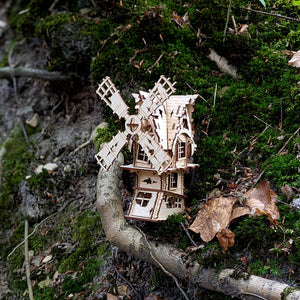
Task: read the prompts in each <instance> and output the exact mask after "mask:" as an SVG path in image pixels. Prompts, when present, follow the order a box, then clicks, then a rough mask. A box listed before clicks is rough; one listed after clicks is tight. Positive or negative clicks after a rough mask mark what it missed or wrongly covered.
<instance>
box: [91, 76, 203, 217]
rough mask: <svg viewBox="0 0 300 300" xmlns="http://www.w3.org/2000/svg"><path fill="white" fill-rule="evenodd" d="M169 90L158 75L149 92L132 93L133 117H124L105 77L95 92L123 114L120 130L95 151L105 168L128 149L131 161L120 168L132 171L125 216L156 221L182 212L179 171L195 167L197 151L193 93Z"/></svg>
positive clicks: (123, 106)
mask: <svg viewBox="0 0 300 300" xmlns="http://www.w3.org/2000/svg"><path fill="white" fill-rule="evenodd" d="M174 92H175V88H174V84H172V83H171V82H170V81H169V80H168V79H167V78H165V77H164V76H161V77H160V79H159V81H158V82H157V83H156V84H155V86H154V88H153V89H152V90H150V91H149V92H148V93H147V92H142V91H140V92H139V93H138V94H133V96H134V98H135V102H136V110H137V115H129V114H128V107H127V105H126V104H125V102H124V101H123V100H122V98H121V95H120V93H119V91H118V90H117V89H116V88H115V86H114V85H113V83H112V82H111V81H110V79H109V77H106V78H105V79H104V80H103V82H102V83H101V84H100V85H99V88H98V90H97V93H98V94H99V96H100V97H101V98H102V100H104V101H105V102H106V103H107V104H108V105H109V106H110V107H111V108H112V109H113V111H114V112H115V113H117V114H118V116H119V117H123V118H125V131H124V132H119V133H118V134H117V135H116V136H115V137H114V138H113V139H112V141H111V142H109V143H107V144H105V145H104V147H103V148H102V150H100V152H99V153H98V154H97V155H96V158H97V161H98V163H99V164H100V165H101V166H102V167H103V168H104V169H106V170H107V169H108V168H109V167H110V165H111V164H112V162H113V161H114V159H115V158H116V157H117V155H118V153H119V152H120V150H121V148H122V147H123V146H124V145H125V144H128V147H129V149H130V150H131V151H133V163H132V164H131V165H126V166H121V168H123V169H127V170H130V171H131V172H134V173H136V175H137V176H136V187H135V193H134V197H133V201H132V204H131V207H130V209H129V211H128V215H127V216H126V217H128V218H133V219H141V220H147V221H154V222H155V221H162V220H166V219H167V217H168V216H169V215H171V214H173V213H181V212H183V211H184V208H185V205H184V172H186V171H188V170H189V169H190V168H194V167H196V166H197V165H196V164H193V163H192V155H193V153H194V151H195V149H196V144H195V142H194V139H193V129H192V112H193V110H194V109H193V106H194V103H195V100H196V98H197V96H198V95H184V96H182V95H172V94H173V93H174ZM107 97H108V98H107Z"/></svg>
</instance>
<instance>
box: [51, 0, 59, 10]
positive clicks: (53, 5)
mask: <svg viewBox="0 0 300 300" xmlns="http://www.w3.org/2000/svg"><path fill="white" fill-rule="evenodd" d="M59 1H60V0H55V1H54V2H53V3H52V4H51V6H50V7H49V11H50V12H53V11H54V7H55V6H56V4H58V2H59Z"/></svg>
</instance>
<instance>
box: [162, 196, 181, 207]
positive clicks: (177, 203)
mask: <svg viewBox="0 0 300 300" xmlns="http://www.w3.org/2000/svg"><path fill="white" fill-rule="evenodd" d="M165 202H167V203H166V207H167V208H181V207H182V200H181V199H180V198H175V197H167V198H165Z"/></svg>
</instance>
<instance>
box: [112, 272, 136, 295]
mask: <svg viewBox="0 0 300 300" xmlns="http://www.w3.org/2000/svg"><path fill="white" fill-rule="evenodd" d="M114 270H115V272H116V273H117V275H118V276H119V277H120V278H121V279H122V280H124V281H125V282H126V283H127V284H128V285H129V286H130V287H131V289H132V290H133V291H134V293H135V294H136V295H137V297H138V298H139V299H140V300H141V296H140V295H139V293H138V292H137V291H136V289H135V288H134V287H133V285H132V284H131V283H130V282H129V281H128V280H127V279H126V278H125V277H124V276H123V275H122V274H121V273H120V272H119V271H118V270H117V268H116V267H115V268H114Z"/></svg>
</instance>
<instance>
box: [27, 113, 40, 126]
mask: <svg viewBox="0 0 300 300" xmlns="http://www.w3.org/2000/svg"><path fill="white" fill-rule="evenodd" d="M26 124H27V125H29V126H30V127H33V128H36V127H37V126H38V125H39V115H38V114H37V113H35V114H34V115H33V116H32V117H31V118H30V119H27V120H26Z"/></svg>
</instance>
